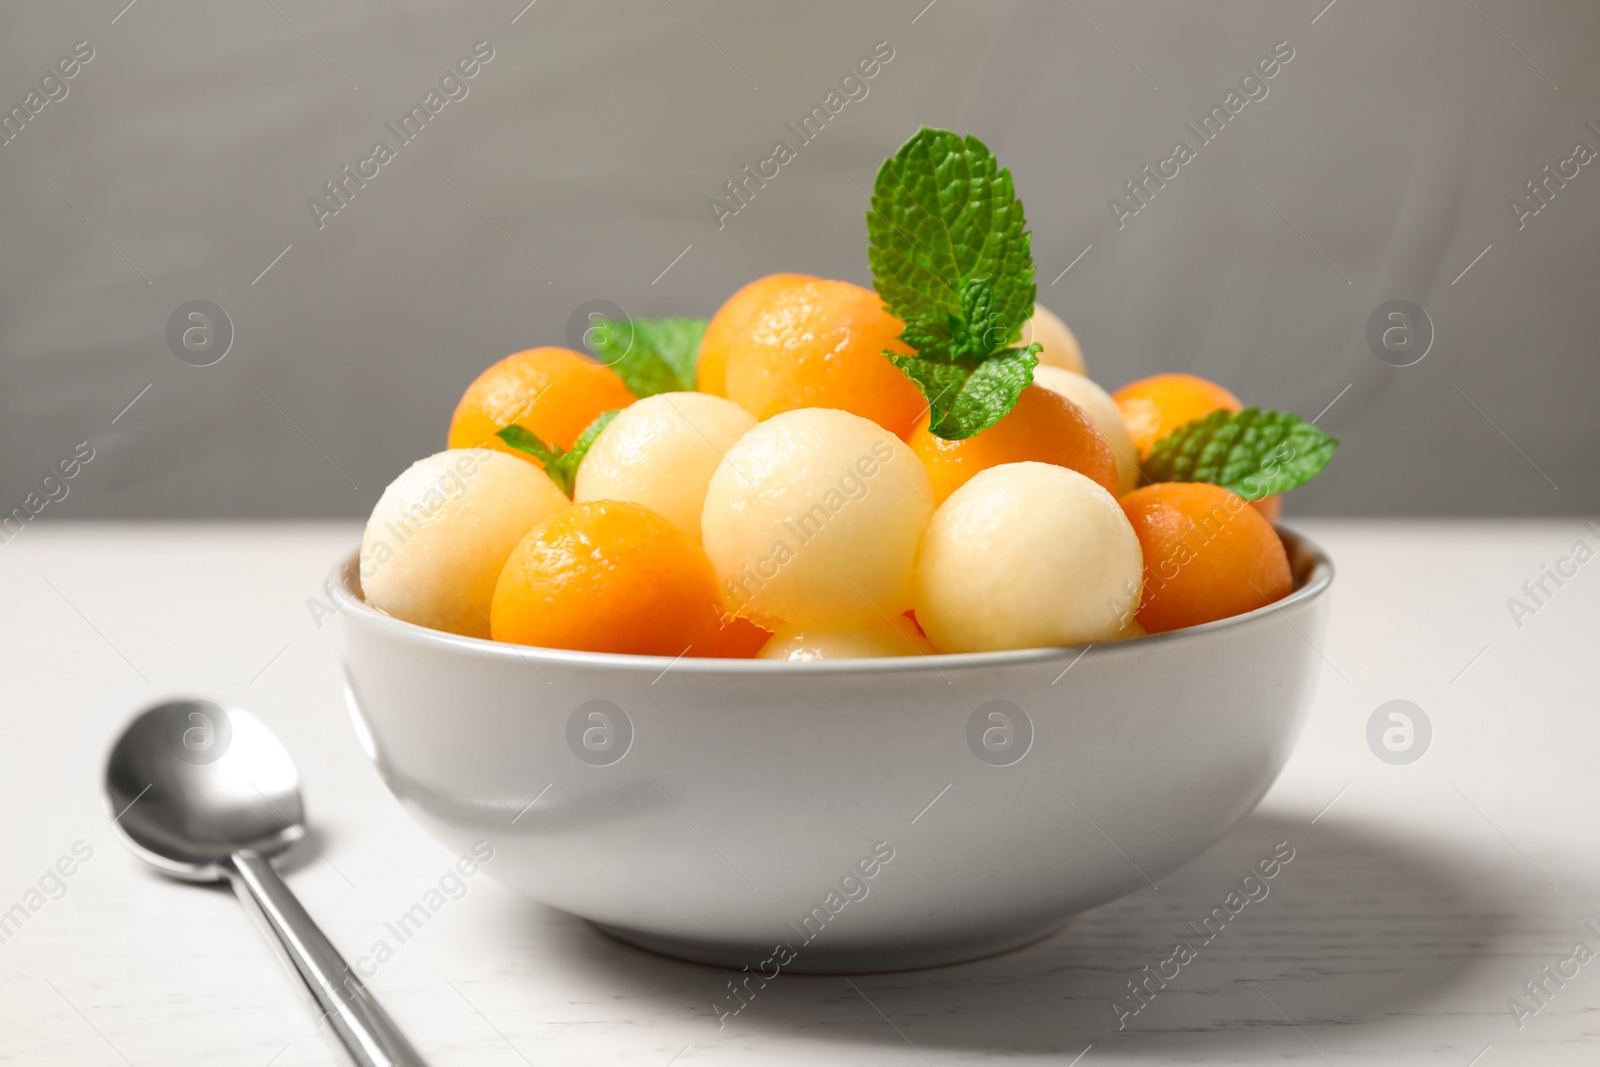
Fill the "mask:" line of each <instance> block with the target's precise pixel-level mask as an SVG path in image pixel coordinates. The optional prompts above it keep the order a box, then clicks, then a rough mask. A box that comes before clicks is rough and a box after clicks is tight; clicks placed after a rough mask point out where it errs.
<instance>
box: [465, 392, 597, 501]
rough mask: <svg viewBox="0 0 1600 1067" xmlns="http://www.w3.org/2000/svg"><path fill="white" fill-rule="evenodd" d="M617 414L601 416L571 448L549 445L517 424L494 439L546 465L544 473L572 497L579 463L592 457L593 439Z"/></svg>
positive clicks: (584, 429) (499, 433)
mask: <svg viewBox="0 0 1600 1067" xmlns="http://www.w3.org/2000/svg"><path fill="white" fill-rule="evenodd" d="M617 414H618V413H617V412H616V411H607V412H605V413H604V414H602V415H601V416H600V417H599V418H597V419H595V420H594V421H593V422H591V423H590V424H589V425H587V426H585V427H584V428H583V432H582V433H580V434H579V435H578V439H577V440H576V441H574V442H573V443H572V447H571V448H567V449H562V448H558V447H557V446H555V445H547V444H545V443H544V441H543V439H541V438H540V437H539V435H538V434H536V433H534V432H533V431H532V430H528V429H524V428H523V427H521V426H517V425H514V424H513V425H511V426H507V427H505V428H504V429H501V430H498V431H496V432H495V436H496V437H498V438H500V440H502V441H504V442H505V443H506V444H508V445H510V446H511V447H512V448H515V449H516V450H517V451H519V452H526V453H528V455H530V456H533V457H535V458H536V459H538V461H539V462H540V463H543V464H544V472H545V473H546V474H548V475H549V476H550V480H551V481H552V482H555V483H556V485H557V487H559V488H560V490H561V491H562V492H563V493H565V494H567V496H569V497H570V496H572V486H573V483H574V482H576V481H577V478H578V464H580V463H582V462H583V457H585V456H587V455H588V454H589V448H590V446H591V445H593V444H594V439H595V438H596V437H599V436H600V431H601V430H603V429H605V428H606V427H607V426H609V425H611V420H612V419H614V418H616V417H617Z"/></svg>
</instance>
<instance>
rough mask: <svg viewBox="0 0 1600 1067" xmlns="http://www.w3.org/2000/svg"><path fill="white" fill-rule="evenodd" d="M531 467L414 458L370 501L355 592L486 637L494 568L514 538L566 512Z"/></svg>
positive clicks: (505, 461) (497, 457)
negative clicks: (358, 589)
mask: <svg viewBox="0 0 1600 1067" xmlns="http://www.w3.org/2000/svg"><path fill="white" fill-rule="evenodd" d="M568 503H569V501H568V500H567V498H566V495H565V494H564V493H562V492H561V490H560V489H557V488H556V485H555V483H554V482H552V481H551V480H550V478H549V476H548V475H546V474H545V473H544V471H542V470H540V469H539V468H538V467H536V466H534V465H533V464H532V463H526V462H524V461H522V460H520V459H517V458H516V457H515V456H512V455H510V454H508V453H505V452H497V451H495V450H493V449H489V448H452V449H448V450H447V451H444V452H439V453H436V454H435V455H432V456H429V457H428V458H427V459H420V460H418V461H417V462H415V463H413V464H412V465H411V466H410V467H408V468H406V470H405V471H404V472H402V473H401V475H400V477H398V478H396V479H395V480H394V481H392V482H390V483H389V487H388V488H387V489H385V490H384V491H383V495H382V496H381V497H379V498H378V505H377V507H375V508H373V509H372V517H371V518H369V519H368V520H367V529H366V532H365V533H364V534H363V535H362V538H361V590H362V593H363V594H364V595H365V597H366V601H367V603H368V604H371V605H372V606H373V607H375V608H377V609H378V610H380V611H384V612H387V613H388V614H390V615H393V616H394V617H395V618H397V619H404V620H406V621H407V622H414V623H416V624H418V625H419V626H429V627H432V628H433V629H435V630H447V631H449V632H450V633H453V634H464V635H466V636H467V637H488V636H489V605H490V603H491V602H492V601H493V600H494V586H495V581H496V580H497V579H498V578H499V577H500V568H501V567H503V566H504V565H505V562H506V558H507V557H508V556H510V555H511V550H512V549H513V548H515V547H516V545H517V542H518V541H520V540H522V535H523V534H525V533H527V532H528V531H529V530H530V529H532V528H533V527H534V525H535V524H537V523H539V522H542V521H543V520H544V519H545V518H547V517H548V516H550V515H553V514H555V513H556V512H558V511H560V510H561V509H562V508H564V507H566V506H567V505H568Z"/></svg>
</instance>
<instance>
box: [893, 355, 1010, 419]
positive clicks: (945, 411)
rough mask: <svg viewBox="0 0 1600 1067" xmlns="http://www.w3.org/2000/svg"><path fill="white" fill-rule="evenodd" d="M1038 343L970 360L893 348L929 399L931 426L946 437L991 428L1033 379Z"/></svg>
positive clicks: (900, 363) (898, 362) (902, 366)
mask: <svg viewBox="0 0 1600 1067" xmlns="http://www.w3.org/2000/svg"><path fill="white" fill-rule="evenodd" d="M1038 351H1039V346H1038V345H1029V346H1028V347H1027V348H1008V349H1006V350H1005V351H1004V352H999V353H996V354H995V355H993V356H990V357H989V358H988V359H986V360H984V361H983V362H982V363H979V364H977V365H976V366H975V367H974V366H969V365H967V364H962V363H949V362H943V361H939V360H932V359H921V358H918V357H917V356H907V355H901V354H897V353H888V355H889V358H890V359H891V360H892V361H893V362H894V365H895V366H897V367H899V368H900V369H901V371H903V372H904V373H905V375H906V377H908V378H910V379H911V380H912V381H913V382H915V383H916V385H917V388H918V389H921V390H922V395H923V396H924V397H926V398H927V400H928V413H929V417H928V418H929V421H928V429H929V430H931V431H932V432H933V433H934V434H935V435H937V436H939V437H943V438H944V439H945V440H947V441H960V440H962V439H964V438H967V437H971V436H972V435H973V434H976V433H979V432H981V431H983V430H987V429H988V428H989V427H991V426H993V425H994V424H995V423H997V422H999V421H1000V419H1001V418H1003V417H1004V416H1005V414H1006V413H1007V412H1008V411H1010V410H1011V409H1012V408H1013V407H1015V406H1016V404H1017V397H1018V396H1019V395H1021V393H1022V390H1024V389H1026V388H1027V387H1028V385H1029V383H1031V382H1032V381H1033V368H1034V367H1035V366H1037V365H1038V362H1039V360H1038Z"/></svg>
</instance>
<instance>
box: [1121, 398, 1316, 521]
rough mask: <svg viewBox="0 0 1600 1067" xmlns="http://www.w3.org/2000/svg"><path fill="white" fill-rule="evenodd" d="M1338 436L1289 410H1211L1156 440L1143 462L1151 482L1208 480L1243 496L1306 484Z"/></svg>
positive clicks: (1254, 497)
mask: <svg viewBox="0 0 1600 1067" xmlns="http://www.w3.org/2000/svg"><path fill="white" fill-rule="evenodd" d="M1338 447H1339V441H1338V439H1337V438H1334V437H1330V436H1329V435H1328V434H1326V433H1324V432H1323V431H1321V430H1319V429H1317V428H1316V427H1315V426H1313V425H1311V424H1310V423H1309V422H1307V421H1306V420H1304V419H1302V418H1301V417H1300V416H1299V415H1296V414H1294V413H1293V412H1289V411H1262V410H1261V409H1260V408H1245V409H1244V410H1243V411H1240V412H1238V413H1237V414H1235V413H1230V412H1228V411H1213V412H1212V413H1211V414H1209V415H1206V416H1204V417H1203V418H1199V419H1196V420H1194V421H1193V422H1190V423H1186V424H1184V425H1183V426H1180V427H1178V428H1177V429H1176V430H1173V431H1172V432H1171V433H1170V434H1168V435H1167V436H1166V437H1163V438H1162V439H1161V440H1160V441H1157V442H1156V444H1155V447H1154V448H1152V449H1151V450H1150V455H1149V457H1148V458H1146V459H1145V461H1144V464H1143V466H1144V475H1145V478H1146V479H1148V480H1149V481H1152V482H1210V483H1211V484H1212V485H1220V486H1222V487H1223V488H1224V489H1227V490H1230V491H1232V492H1234V493H1237V494H1238V495H1239V496H1241V497H1243V498H1244V499H1246V500H1260V499H1262V498H1263V497H1269V496H1272V495H1273V494H1275V493H1282V492H1285V491H1286V490H1289V489H1293V488H1295V487H1296V486H1300V485H1304V484H1305V483H1306V482H1309V481H1310V480H1311V479H1312V478H1315V477H1316V476H1317V475H1318V474H1320V473H1322V469H1323V468H1324V467H1326V466H1327V465H1328V461H1329V460H1331V459H1333V453H1334V451H1335V450H1336V449H1337V448H1338Z"/></svg>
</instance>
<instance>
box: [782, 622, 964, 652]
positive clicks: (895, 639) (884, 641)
mask: <svg viewBox="0 0 1600 1067" xmlns="http://www.w3.org/2000/svg"><path fill="white" fill-rule="evenodd" d="M933 652H934V649H933V646H932V645H930V644H929V643H928V639H927V638H926V637H923V636H922V635H921V634H920V633H918V632H917V628H916V626H915V625H914V624H913V623H912V621H911V620H910V619H908V618H906V617H905V616H904V615H896V616H894V617H893V618H892V620H890V621H887V622H886V621H884V620H883V619H872V620H870V621H867V622H859V623H852V624H850V625H847V626H809V625H802V626H789V627H785V628H784V629H782V630H779V631H778V632H777V633H775V634H773V635H772V638H771V639H770V640H769V641H768V642H767V643H766V644H765V645H762V646H761V651H760V652H759V653H757V654H756V655H757V658H758V659H784V660H819V659H870V658H873V657H879V656H931V655H933Z"/></svg>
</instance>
